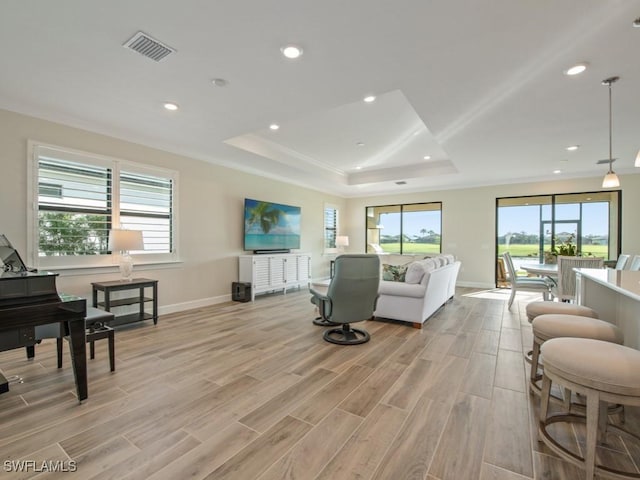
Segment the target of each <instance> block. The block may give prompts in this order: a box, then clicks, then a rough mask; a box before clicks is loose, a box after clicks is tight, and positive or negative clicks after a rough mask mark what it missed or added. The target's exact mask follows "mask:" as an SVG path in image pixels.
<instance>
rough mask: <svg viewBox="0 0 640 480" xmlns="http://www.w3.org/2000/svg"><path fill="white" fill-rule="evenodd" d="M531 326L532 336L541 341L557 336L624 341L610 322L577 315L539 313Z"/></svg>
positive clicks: (619, 342)
mask: <svg viewBox="0 0 640 480" xmlns="http://www.w3.org/2000/svg"><path fill="white" fill-rule="evenodd" d="M531 326H532V327H533V336H534V337H535V338H536V339H537V340H542V341H543V342H546V341H547V340H549V339H552V338H558V337H576V338H592V339H596V340H603V341H605V342H613V343H617V344H621V343H622V342H623V341H624V335H623V334H622V331H621V330H620V329H619V328H618V327H616V326H615V325H613V324H612V323H609V322H605V321H604V320H598V319H596V318H591V317H581V316H579V315H553V314H547V315H539V316H537V317H536V318H535V319H534V320H533V322H532V323H531ZM545 363H546V360H545Z"/></svg>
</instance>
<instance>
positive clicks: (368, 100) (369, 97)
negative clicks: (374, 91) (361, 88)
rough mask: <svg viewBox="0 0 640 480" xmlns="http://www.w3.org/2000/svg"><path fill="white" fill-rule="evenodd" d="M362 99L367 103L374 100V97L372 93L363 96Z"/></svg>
mask: <svg viewBox="0 0 640 480" xmlns="http://www.w3.org/2000/svg"><path fill="white" fill-rule="evenodd" d="M363 100H364V101H365V102H367V103H371V102H375V101H376V97H375V96H374V95H368V96H366V97H364V99H363Z"/></svg>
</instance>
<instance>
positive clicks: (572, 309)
mask: <svg viewBox="0 0 640 480" xmlns="http://www.w3.org/2000/svg"><path fill="white" fill-rule="evenodd" d="M525 309H526V312H527V320H529V323H531V322H533V320H534V319H535V318H536V317H538V316H539V315H547V314H552V313H553V314H559V315H560V314H564V315H579V316H581V317H591V318H598V313H597V312H596V311H595V310H593V309H592V308H589V307H585V306H583V305H576V304H575V303H566V302H551V301H544V302H540V301H538V302H529V303H527V306H526V307H525ZM532 356H533V350H529V351H528V352H526V353H525V355H524V359H525V361H526V362H527V363H529V364H530V363H531V357H532Z"/></svg>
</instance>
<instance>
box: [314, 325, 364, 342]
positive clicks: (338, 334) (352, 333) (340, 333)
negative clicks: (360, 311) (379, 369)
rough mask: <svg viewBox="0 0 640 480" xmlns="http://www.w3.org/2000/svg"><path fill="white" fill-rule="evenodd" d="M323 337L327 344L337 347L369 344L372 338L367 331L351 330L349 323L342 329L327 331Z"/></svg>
mask: <svg viewBox="0 0 640 480" xmlns="http://www.w3.org/2000/svg"><path fill="white" fill-rule="evenodd" d="M323 337H324V339H325V340H326V341H327V342H330V343H335V344H337V345H358V344H360V343H366V342H368V341H369V339H370V338H371V337H370V336H369V332H367V331H366V330H360V329H358V328H351V327H350V326H349V324H348V323H344V324H343V325H342V328H332V329H331V330H327V331H326V332H324V336H323Z"/></svg>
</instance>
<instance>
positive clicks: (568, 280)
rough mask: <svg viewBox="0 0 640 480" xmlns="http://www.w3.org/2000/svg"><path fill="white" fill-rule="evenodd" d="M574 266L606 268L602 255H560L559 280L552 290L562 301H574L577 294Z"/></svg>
mask: <svg viewBox="0 0 640 480" xmlns="http://www.w3.org/2000/svg"><path fill="white" fill-rule="evenodd" d="M574 268H604V259H603V258H600V257H571V256H564V255H558V280H557V285H555V286H554V287H553V288H552V289H551V291H552V293H553V295H554V296H555V297H556V298H558V300H560V301H564V300H568V301H574V300H575V296H576V272H574V270H573V269H574Z"/></svg>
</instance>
